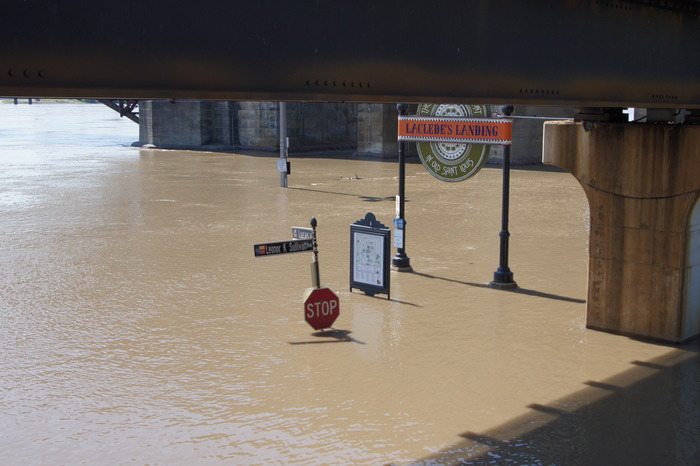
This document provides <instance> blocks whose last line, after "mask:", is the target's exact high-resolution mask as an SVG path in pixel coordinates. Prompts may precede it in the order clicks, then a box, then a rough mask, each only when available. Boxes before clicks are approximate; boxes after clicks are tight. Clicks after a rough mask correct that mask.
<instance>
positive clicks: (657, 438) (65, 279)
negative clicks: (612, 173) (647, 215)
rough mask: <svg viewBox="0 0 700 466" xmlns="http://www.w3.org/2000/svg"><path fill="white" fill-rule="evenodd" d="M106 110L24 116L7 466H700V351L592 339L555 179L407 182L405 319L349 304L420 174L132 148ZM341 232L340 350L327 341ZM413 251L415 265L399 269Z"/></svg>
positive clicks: (337, 287) (333, 161) (18, 138)
mask: <svg viewBox="0 0 700 466" xmlns="http://www.w3.org/2000/svg"><path fill="white" fill-rule="evenodd" d="M137 139H138V127H137V125H136V124H134V123H132V122H131V121H128V120H126V119H119V117H118V114H116V113H115V112H113V111H111V110H109V109H107V108H106V107H104V106H101V105H87V104H82V105H80V104H43V103H41V104H35V105H32V106H29V105H26V103H24V104H23V105H18V106H15V105H11V104H0V167H1V168H0V259H1V260H0V290H1V295H0V369H1V371H2V372H1V374H2V376H1V377H0V463H2V464H7V465H20V464H21V465H25V464H151V465H155V464H236V465H258V464H260V465H263V464H265V465H267V464H308V465H321V464H329V465H330V464H332V465H342V464H367V465H383V464H461V463H467V464H470V463H473V464H562V465H570V464H637V465H639V464H679V465H692V464H698V463H700V345H699V344H698V341H697V340H695V341H694V342H691V343H689V344H687V345H684V346H669V345H659V344H653V343H649V342H643V341H636V340H632V339H629V338H626V337H622V336H615V335H610V334H606V333H602V332H597V331H592V330H587V329H586V328H585V309H586V304H585V300H586V281H587V276H586V273H587V272H586V271H587V258H588V251H587V242H588V207H587V201H586V199H585V195H584V193H583V190H582V189H581V188H580V187H579V185H578V183H577V182H576V181H575V179H574V178H573V177H572V176H571V175H569V174H567V173H564V172H560V171H557V170H554V169H552V168H548V167H528V168H517V167H516V169H514V170H513V171H512V173H511V206H510V233H511V237H510V260H509V265H510V267H511V270H512V271H513V273H514V279H515V281H516V282H517V283H518V285H519V286H520V288H519V289H517V290H515V291H499V290H494V289H491V288H489V287H488V286H487V285H488V283H489V282H490V281H491V280H492V278H493V272H494V271H495V270H496V269H497V267H498V261H499V236H498V234H499V231H500V228H501V210H500V209H501V177H502V172H501V169H500V168H498V167H494V168H490V167H487V168H485V169H483V170H482V171H481V172H480V173H479V174H478V175H476V177H474V178H472V179H470V180H467V181H464V182H461V183H444V182H440V181H438V180H436V179H435V178H433V177H432V176H431V175H430V174H428V173H427V172H426V171H425V170H424V169H423V167H422V166H421V165H420V164H416V163H410V164H408V165H407V168H406V173H407V180H406V195H407V202H406V220H407V227H406V228H407V230H406V252H407V254H408V256H409V257H410V258H411V265H412V266H413V268H414V270H415V272H414V273H398V272H392V273H391V300H388V299H386V296H382V295H377V296H374V297H369V296H366V295H364V294H362V293H360V292H358V291H354V292H352V293H351V292H350V291H349V280H350V277H349V267H350V265H349V262H350V257H349V256H350V253H349V249H350V245H349V239H350V234H349V227H350V224H351V223H353V222H356V221H357V220H360V219H362V218H364V216H365V214H366V213H367V212H373V213H374V214H375V215H376V217H377V219H379V220H380V221H382V222H383V223H385V224H386V225H391V222H392V219H393V217H394V215H395V200H394V196H395V195H396V192H397V180H396V176H397V172H398V169H397V164H396V162H395V161H391V162H382V161H366V160H354V159H352V158H349V157H346V158H341V157H335V158H330V157H319V156H298V155H293V156H292V158H291V167H292V168H291V169H292V173H291V175H290V176H289V188H288V189H283V188H280V187H279V184H280V177H279V174H278V173H277V172H276V157H275V154H260V153H254V154H253V153H251V154H222V153H205V152H194V151H161V150H142V149H138V148H133V147H130V144H131V143H132V142H134V141H136V140H137ZM312 216H315V217H316V218H317V219H318V230H317V231H318V241H319V250H320V252H319V260H320V271H321V282H322V283H323V284H324V285H327V286H330V287H331V288H332V289H333V290H334V291H335V292H336V293H337V294H338V295H339V297H340V306H341V314H340V317H339V318H338V320H337V321H336V322H335V324H334V328H335V331H334V332H325V333H324V332H321V333H317V332H315V331H314V330H313V329H312V328H311V327H310V326H309V325H308V324H306V323H305V322H304V313H303V308H302V294H303V292H304V290H305V289H306V288H308V287H310V286H311V277H310V273H309V264H310V262H311V260H312V255H311V254H310V253H298V254H286V255H280V256H273V257H258V258H256V257H254V254H253V244H255V243H264V242H273V241H283V240H285V239H289V238H291V227H292V226H302V227H308V226H309V220H310V218H311V217H312ZM394 252H395V250H393V249H392V255H393V253H394Z"/></svg>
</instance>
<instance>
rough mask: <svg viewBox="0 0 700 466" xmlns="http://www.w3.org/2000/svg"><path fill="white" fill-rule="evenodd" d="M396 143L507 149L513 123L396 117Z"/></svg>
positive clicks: (466, 119)
mask: <svg viewBox="0 0 700 466" xmlns="http://www.w3.org/2000/svg"><path fill="white" fill-rule="evenodd" d="M399 141H413V142H437V143H461V144H501V145H510V144H511V142H512V122H511V120H510V119H507V118H498V119H496V118H459V117H437V116H436V117H430V116H419V115H399Z"/></svg>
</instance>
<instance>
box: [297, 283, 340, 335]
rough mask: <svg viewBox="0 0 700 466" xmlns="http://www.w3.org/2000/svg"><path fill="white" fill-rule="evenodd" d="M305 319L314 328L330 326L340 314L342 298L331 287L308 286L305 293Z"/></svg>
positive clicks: (319, 328)
mask: <svg viewBox="0 0 700 466" xmlns="http://www.w3.org/2000/svg"><path fill="white" fill-rule="evenodd" d="M304 297H305V298H304V319H305V320H306V322H308V324H309V325H311V326H312V327H313V328H314V330H321V329H324V328H330V326H331V325H333V322H335V319H337V318H338V315H339V314H340V300H339V299H338V296H337V295H336V294H335V293H333V290H331V289H330V288H308V289H307V290H306V292H305V293H304Z"/></svg>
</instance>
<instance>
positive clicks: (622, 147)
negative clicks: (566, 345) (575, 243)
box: [543, 121, 700, 343]
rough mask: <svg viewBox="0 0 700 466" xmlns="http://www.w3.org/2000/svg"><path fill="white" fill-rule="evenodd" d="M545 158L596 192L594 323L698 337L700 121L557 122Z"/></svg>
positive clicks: (634, 332) (667, 337)
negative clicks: (674, 122)
mask: <svg viewBox="0 0 700 466" xmlns="http://www.w3.org/2000/svg"><path fill="white" fill-rule="evenodd" d="M584 125H585V127H584ZM543 162H544V163H547V164H552V165H556V166H558V167H560V168H563V169H565V170H567V171H568V172H570V173H571V174H573V175H574V176H575V177H576V178H577V179H578V181H579V182H580V183H581V186H583V189H584V191H585V192H586V196H587V197H588V202H589V206H590V217H591V218H590V222H591V223H590V227H591V229H590V242H589V270H588V299H587V311H586V313H587V316H586V326H587V327H588V328H592V329H597V330H604V331H609V332H613V333H619V334H625V335H630V336H636V337H643V338H649V339H653V340H660V341H665V342H672V343H681V342H684V341H687V340H689V339H692V338H693V337H697V336H698V335H699V334H700V201H698V199H699V198H700V126H697V125H695V126H694V125H680V124H634V123H600V122H596V123H588V122H586V123H580V122H571V121H569V122H547V123H545V130H544V152H543Z"/></svg>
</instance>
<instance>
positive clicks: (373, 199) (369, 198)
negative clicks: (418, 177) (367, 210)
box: [287, 186, 408, 202]
mask: <svg viewBox="0 0 700 466" xmlns="http://www.w3.org/2000/svg"><path fill="white" fill-rule="evenodd" d="M287 189H296V190H298V191H310V192H314V193H323V194H337V195H338V196H350V197H356V198H358V199H361V200H363V201H365V202H382V201H394V200H395V198H394V197H393V196H389V197H376V196H363V195H361V194H350V193H339V192H337V191H324V190H323V189H309V188H298V187H293V186H290V187H289V188H287ZM406 202H408V200H406Z"/></svg>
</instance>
